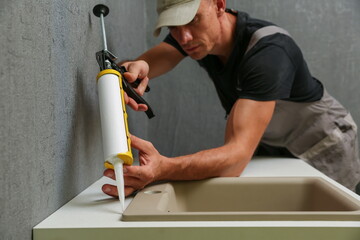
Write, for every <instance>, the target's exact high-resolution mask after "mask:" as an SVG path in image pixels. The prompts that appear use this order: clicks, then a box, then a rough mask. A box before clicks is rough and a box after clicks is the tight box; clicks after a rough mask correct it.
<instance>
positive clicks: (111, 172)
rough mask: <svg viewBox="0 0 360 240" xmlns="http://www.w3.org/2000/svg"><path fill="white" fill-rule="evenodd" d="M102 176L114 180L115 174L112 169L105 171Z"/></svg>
mask: <svg viewBox="0 0 360 240" xmlns="http://www.w3.org/2000/svg"><path fill="white" fill-rule="evenodd" d="M104 176H105V177H109V178H111V179H113V180H115V172H114V170H113V169H105V171H104Z"/></svg>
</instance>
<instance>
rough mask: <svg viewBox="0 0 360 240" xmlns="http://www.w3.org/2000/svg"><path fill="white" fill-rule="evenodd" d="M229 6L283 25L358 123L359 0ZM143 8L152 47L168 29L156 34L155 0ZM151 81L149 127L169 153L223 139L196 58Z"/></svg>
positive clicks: (276, 0)
mask: <svg viewBox="0 0 360 240" xmlns="http://www.w3.org/2000/svg"><path fill="white" fill-rule="evenodd" d="M227 6H228V7H229V8H234V9H237V10H240V11H245V12H248V13H249V14H250V15H251V16H252V17H254V18H260V19H266V20H269V21H272V22H274V23H275V24H277V25H279V26H281V27H283V28H285V29H287V30H288V31H289V32H290V34H292V36H293V37H294V39H295V40H296V42H297V43H298V44H299V46H300V47H301V48H302V50H303V54H304V56H305V59H306V60H307V62H308V65H309V67H310V70H311V72H312V74H313V75H314V76H315V77H316V78H318V79H319V80H321V81H322V82H323V83H324V85H325V87H326V88H327V90H328V91H329V92H330V93H331V94H332V95H333V96H335V97H336V98H337V99H338V100H339V101H340V102H341V103H342V104H343V105H344V106H345V107H347V108H348V109H349V110H350V111H351V113H352V115H353V117H354V119H355V121H356V122H357V123H358V125H359V124H360V107H359V103H360V95H359V92H360V82H359V78H360V70H359V64H360V44H359V43H360V25H359V24H358V23H359V22H360V1H359V0H340V1H339V0H318V1H311V0H304V1H296V0H286V1H285V0H256V1H237V0H228V1H227ZM146 9H147V14H148V17H149V20H150V21H149V22H148V27H147V30H148V46H149V47H151V46H154V45H155V44H156V43H158V42H159V41H161V40H162V39H163V38H164V36H165V33H166V32H167V30H165V31H163V32H162V35H161V36H160V37H159V38H157V39H155V38H154V37H153V36H152V29H153V27H154V25H155V18H156V6H155V3H154V2H152V1H147V8H146ZM164 32H165V33H164ZM160 82H161V83H160ZM151 84H152V85H154V86H156V87H157V89H156V90H154V91H157V94H155V95H152V96H151V100H152V102H154V107H156V108H157V109H160V114H161V116H160V118H159V119H156V120H154V123H153V124H151V125H150V127H149V130H148V131H149V138H150V139H151V141H153V142H154V143H155V145H156V146H157V147H158V148H159V150H160V152H162V153H164V154H165V155H169V156H173V155H178V154H183V153H191V152H194V151H197V150H200V149H204V148H208V147H212V146H217V145H219V144H222V143H223V131H224V124H225V121H224V115H225V113H224V111H223V110H222V108H221V106H220V104H219V101H218V100H217V95H216V92H215V90H214V89H213V86H212V83H211V82H210V80H208V76H207V74H206V73H204V72H203V70H202V69H200V67H199V66H197V63H195V62H194V61H192V60H186V61H185V62H183V63H181V64H180V65H179V66H177V67H176V68H175V69H174V71H172V72H170V73H169V74H167V75H166V76H163V77H159V80H158V79H155V80H154V81H152V82H151ZM163 116H166V118H165V119H164V117H163ZM157 134H158V135H157Z"/></svg>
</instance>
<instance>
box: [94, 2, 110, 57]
mask: <svg viewBox="0 0 360 240" xmlns="http://www.w3.org/2000/svg"><path fill="white" fill-rule="evenodd" d="M109 11H110V10H109V8H108V7H107V6H105V5H104V4H98V5H96V6H95V7H94V8H93V13H94V15H95V16H97V17H99V18H100V22H101V32H102V36H103V43H104V51H107V50H108V49H107V43H106V32H105V24H104V17H106V16H107V15H108V14H109Z"/></svg>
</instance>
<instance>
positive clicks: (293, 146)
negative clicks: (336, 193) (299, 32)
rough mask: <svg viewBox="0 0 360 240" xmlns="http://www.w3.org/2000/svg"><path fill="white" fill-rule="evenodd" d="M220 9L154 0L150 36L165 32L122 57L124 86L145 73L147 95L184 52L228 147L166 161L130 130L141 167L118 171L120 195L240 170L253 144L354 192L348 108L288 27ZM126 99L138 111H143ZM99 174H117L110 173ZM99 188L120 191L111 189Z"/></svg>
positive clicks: (219, 0) (356, 165)
mask: <svg viewBox="0 0 360 240" xmlns="http://www.w3.org/2000/svg"><path fill="white" fill-rule="evenodd" d="M225 7H226V6H225V0H158V13H159V18H158V23H157V26H156V29H155V32H154V35H156V36H157V35H158V34H159V32H160V31H161V28H162V27H168V29H169V32H170V33H169V35H168V36H167V37H166V39H165V40H164V41H163V42H162V43H160V44H158V45H157V46H155V47H153V48H152V49H150V50H149V51H147V52H145V53H144V54H143V55H141V56H140V57H139V58H138V59H137V61H132V62H125V63H123V65H124V66H125V67H126V68H127V69H128V71H129V72H128V73H126V74H127V75H126V77H127V79H128V80H129V81H130V82H132V81H134V80H135V79H136V78H140V79H143V81H142V83H141V84H140V85H139V87H138V89H137V91H138V92H139V93H140V94H143V93H144V90H145V88H146V85H147V83H148V79H151V78H153V77H156V76H159V75H161V74H164V73H166V72H168V71H169V70H171V69H172V68H174V67H175V66H176V65H177V64H178V63H179V62H180V61H181V60H183V59H184V58H185V57H187V56H189V57H191V58H192V59H194V60H196V61H198V62H199V64H200V65H201V66H202V67H204V68H205V69H206V70H207V72H208V74H209V76H210V78H211V79H212V81H213V82H214V84H215V87H216V90H217V93H218V95H219V97H220V100H221V102H222V105H223V107H224V108H225V110H226V112H227V114H228V117H227V124H226V132H225V143H224V145H223V146H221V147H218V148H213V149H209V150H204V151H200V152H198V153H194V154H190V155H187V156H180V157H175V158H167V157H165V156H162V155H161V154H160V153H159V152H158V151H157V150H156V149H155V148H154V146H153V145H152V144H151V143H150V142H147V141H144V140H142V139H139V138H137V137H135V136H132V137H131V141H132V147H134V148H136V149H138V150H139V161H140V166H125V167H124V177H125V185H126V188H125V194H126V195H129V194H131V193H133V192H134V191H136V190H138V189H141V188H143V187H145V186H146V185H148V184H150V183H152V182H155V181H159V180H198V179H205V178H210V177H220V176H222V177H227V176H228V177H230V176H239V175H240V174H241V172H242V171H243V170H244V168H245V167H246V165H247V164H248V162H249V161H250V159H251V158H252V156H253V155H254V152H255V150H256V149H258V152H259V153H264V152H265V153H268V154H272V155H279V154H280V155H284V154H285V155H287V156H289V155H291V156H296V157H299V158H302V159H305V160H307V161H308V162H309V163H310V164H312V165H313V166H315V167H316V168H318V169H319V170H321V171H323V172H324V173H325V174H327V175H328V176H330V177H332V178H334V179H335V180H337V181H339V182H340V183H342V184H343V185H345V186H347V187H348V188H350V189H352V190H354V189H355V185H356V183H358V182H359V179H360V172H359V171H360V162H359V158H358V152H357V146H358V145H357V136H356V130H357V129H356V128H357V127H356V124H355V123H354V122H353V120H352V118H351V116H350V114H349V113H348V111H347V110H345V109H344V108H343V107H342V106H341V105H340V104H339V103H338V102H337V101H336V100H335V99H334V98H332V97H331V96H330V95H329V94H328V93H327V92H326V91H325V90H324V88H323V85H322V84H321V83H320V82H319V81H318V80H317V79H315V78H313V77H312V76H311V75H310V72H309V70H308V68H307V65H306V63H305V61H304V59H303V57H302V54H301V51H300V49H299V48H298V46H297V45H296V43H295V42H294V41H293V39H292V38H291V37H290V36H289V34H288V33H287V32H286V31H285V30H283V29H280V28H278V27H275V26H273V25H274V24H272V23H269V22H266V21H262V20H257V19H252V18H250V17H249V16H248V15H247V14H246V13H243V12H236V11H232V10H228V9H226V8H225ZM127 101H128V104H129V105H130V106H131V107H132V108H134V109H135V110H142V111H143V110H146V106H144V105H138V104H136V103H135V102H134V101H133V100H132V99H127ZM260 142H261V143H260ZM259 143H260V144H259ZM104 175H105V176H108V177H111V178H114V172H113V171H112V170H106V171H105V172H104ZM103 191H104V192H105V193H107V194H109V195H112V196H116V195H117V190H116V188H115V186H112V185H104V186H103Z"/></svg>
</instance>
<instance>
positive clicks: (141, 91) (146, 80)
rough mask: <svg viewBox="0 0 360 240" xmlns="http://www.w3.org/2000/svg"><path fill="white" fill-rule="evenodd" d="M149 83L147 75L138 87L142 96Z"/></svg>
mask: <svg viewBox="0 0 360 240" xmlns="http://www.w3.org/2000/svg"><path fill="white" fill-rule="evenodd" d="M148 84H149V78H148V77H145V78H143V79H142V80H141V82H140V84H139V86H138V87H137V88H136V90H137V91H138V93H139V95H140V96H142V95H144V92H145V90H146V87H147V85H148Z"/></svg>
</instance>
